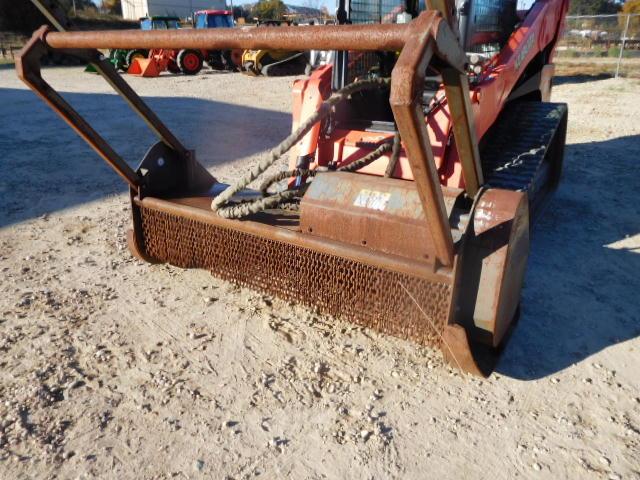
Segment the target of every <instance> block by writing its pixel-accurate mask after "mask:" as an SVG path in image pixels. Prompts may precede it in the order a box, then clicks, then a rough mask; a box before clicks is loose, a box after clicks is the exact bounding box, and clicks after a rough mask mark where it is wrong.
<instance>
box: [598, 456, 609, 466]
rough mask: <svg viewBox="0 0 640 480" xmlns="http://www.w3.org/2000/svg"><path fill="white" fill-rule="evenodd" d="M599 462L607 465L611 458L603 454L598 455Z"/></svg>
mask: <svg viewBox="0 0 640 480" xmlns="http://www.w3.org/2000/svg"><path fill="white" fill-rule="evenodd" d="M600 463H601V464H602V465H606V466H607V467H608V466H609V465H611V460H609V459H608V458H607V457H605V456H604V455H603V456H602V457H600Z"/></svg>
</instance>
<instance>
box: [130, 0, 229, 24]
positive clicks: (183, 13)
mask: <svg viewBox="0 0 640 480" xmlns="http://www.w3.org/2000/svg"><path fill="white" fill-rule="evenodd" d="M121 5H122V17H123V18H125V19H127V20H137V19H139V18H141V17H146V16H162V15H166V16H175V17H180V18H186V17H189V16H191V15H192V14H193V12H195V11H197V10H209V9H214V10H224V9H226V8H227V5H226V0H121Z"/></svg>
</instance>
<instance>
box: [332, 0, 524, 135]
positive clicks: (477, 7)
mask: <svg viewBox="0 0 640 480" xmlns="http://www.w3.org/2000/svg"><path fill="white" fill-rule="evenodd" d="M454 1H456V16H457V22H458V30H459V35H460V37H459V39H460V43H461V44H462V45H463V47H464V50H465V51H466V52H468V53H469V54H470V55H471V54H473V53H476V54H480V55H482V56H483V58H489V57H491V56H492V55H494V54H497V53H498V52H499V51H500V49H501V48H502V47H503V46H504V44H505V43H506V41H507V40H508V38H509V36H510V35H511V33H512V32H513V31H514V29H515V26H516V25H517V23H518V21H519V18H518V16H517V0H454ZM426 8H427V7H426V4H425V0H339V4H338V8H337V11H336V18H337V20H338V23H341V24H375V23H408V22H410V21H411V19H412V18H415V17H416V16H418V15H419V14H420V12H422V11H424V10H425V9H426ZM397 58H398V54H397V53H395V52H356V51H342V52H336V55H335V59H334V61H333V77H332V88H333V89H334V90H338V89H340V88H342V87H344V86H345V85H348V84H350V83H352V82H353V81H355V80H357V79H361V78H366V77H371V76H374V77H375V76H380V77H388V76H390V75H391V71H392V70H393V67H394V65H395V62H396V60H397ZM438 78H439V77H437V72H435V71H432V72H427V85H426V86H425V93H424V95H423V96H424V98H425V103H426V104H428V99H429V98H430V96H432V95H433V94H435V92H436V90H437V89H438V87H439V84H440V81H439V80H438ZM388 95H389V91H388V90H387V91H386V92H384V91H380V90H376V91H366V92H361V93H359V94H357V95H353V96H352V98H351V100H350V101H349V102H348V103H345V104H344V106H342V107H340V109H341V110H342V111H340V112H339V114H338V115H336V118H337V121H338V123H340V122H341V119H342V123H345V122H346V123H348V124H349V127H357V126H358V124H359V123H362V124H363V128H364V127H366V124H367V122H368V123H369V124H371V125H373V124H375V125H377V127H376V128H380V127H383V128H385V129H393V128H395V127H394V126H393V114H392V112H391V107H390V106H389V102H388ZM371 96H376V97H379V96H386V101H380V100H381V99H380V98H371ZM360 119H367V120H366V121H364V120H363V121H361V120H360ZM385 125H386V127H385ZM345 127H346V125H345Z"/></svg>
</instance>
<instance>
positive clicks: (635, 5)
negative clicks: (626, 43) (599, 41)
mask: <svg viewBox="0 0 640 480" xmlns="http://www.w3.org/2000/svg"><path fill="white" fill-rule="evenodd" d="M631 14H637V15H638V16H637V17H631V18H630V19H629V32H628V33H627V35H628V36H630V37H632V36H634V35H637V34H638V33H639V32H640V0H627V1H626V2H624V5H623V6H622V10H621V11H620V15H618V25H620V28H621V29H622V31H624V27H625V26H626V23H627V15H631Z"/></svg>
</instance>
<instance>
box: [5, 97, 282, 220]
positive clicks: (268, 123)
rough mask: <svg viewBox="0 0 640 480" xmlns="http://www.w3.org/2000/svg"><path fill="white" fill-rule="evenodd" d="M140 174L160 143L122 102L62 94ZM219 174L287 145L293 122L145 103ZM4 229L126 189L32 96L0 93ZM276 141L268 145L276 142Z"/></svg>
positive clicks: (217, 105)
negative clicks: (148, 154) (282, 142)
mask: <svg viewBox="0 0 640 480" xmlns="http://www.w3.org/2000/svg"><path fill="white" fill-rule="evenodd" d="M63 96H64V98H65V99H67V100H68V101H69V103H71V105H72V106H74V108H76V109H77V110H78V111H79V112H80V113H81V114H82V115H84V116H85V117H86V118H87V119H88V120H89V121H90V123H91V125H92V126H93V127H94V128H95V129H96V130H97V131H98V133H100V134H101V135H103V136H104V138H105V139H106V140H107V141H109V142H110V143H111V144H112V146H113V147H114V148H115V150H116V151H117V152H118V153H119V154H120V155H121V156H122V157H123V158H124V159H125V160H127V162H128V163H129V164H130V165H131V166H133V167H135V166H137V164H138V163H139V161H140V160H141V159H142V157H143V155H144V154H145V152H146V151H147V149H148V148H149V147H150V146H151V145H153V144H154V143H155V142H156V141H157V138H156V137H155V136H154V135H153V134H152V133H151V132H150V131H149V129H148V128H147V127H146V125H145V124H144V123H143V122H142V120H141V119H139V118H138V117H137V116H136V115H135V114H134V113H133V112H132V111H131V110H130V109H129V107H128V106H127V105H126V104H125V103H124V101H123V100H122V99H120V98H119V97H118V96H116V95H109V94H83V93H63ZM145 100H146V101H147V102H148V103H149V104H150V106H151V107H152V108H153V109H154V110H155V111H156V113H158V115H159V117H160V118H161V119H162V120H163V121H164V122H165V123H166V124H167V125H168V126H169V128H170V129H172V130H173V131H174V133H175V134H176V136H177V137H178V138H179V139H180V140H181V141H182V142H183V144H184V145H185V146H186V147H187V148H189V149H195V150H196V153H197V158H198V160H199V161H200V163H202V164H203V165H204V166H205V167H207V168H210V170H212V172H213V173H214V174H215V166H217V165H221V164H224V163H229V162H234V161H236V160H238V159H241V158H245V157H248V156H251V155H254V154H257V153H259V152H261V151H263V150H266V149H268V148H270V147H272V146H273V145H275V144H276V143H277V141H279V139H282V138H284V137H286V136H287V135H288V134H289V132H290V129H291V117H290V115H289V114H286V113H283V112H278V111H273V110H266V109H260V108H253V107H249V106H240V105H233V104H229V103H223V102H216V101H211V100H203V99H197V98H184V97H146V98H145ZM0 105H2V108H1V109H0V152H2V155H1V156H0V171H1V172H2V176H0V205H2V209H1V210H0V227H3V226H6V225H10V224H12V223H16V222H20V221H23V220H27V219H29V218H33V217H38V216H40V215H43V214H45V213H50V212H54V211H57V210H61V209H64V208H68V207H71V206H74V205H77V204H81V203H85V202H88V201H92V200H96V199H99V198H102V197H105V196H107V195H113V194H118V193H122V192H124V191H126V188H125V183H124V182H123V181H122V180H121V179H120V178H119V177H118V176H117V175H116V174H115V173H114V172H113V171H112V170H111V169H110V168H109V167H108V166H107V165H106V163H105V162H104V161H103V160H102V159H101V158H100V157H98V155H97V154H96V153H95V152H94V151H93V150H92V149H91V148H90V147H89V146H87V144H86V143H85V142H84V141H83V140H81V139H80V137H78V135H76V133H75V132H73V131H72V130H71V128H69V127H68V126H67V125H66V124H65V123H64V122H63V121H62V120H61V119H60V118H59V117H58V116H57V115H56V114H55V113H54V112H53V111H52V110H51V109H50V108H49V107H47V106H46V105H45V104H44V103H43V102H42V101H41V100H40V99H39V98H37V97H36V95H35V94H33V93H32V92H31V91H29V90H20V89H6V88H4V89H3V88H0ZM274 138H275V139H276V141H272V140H271V141H270V139H274Z"/></svg>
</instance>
